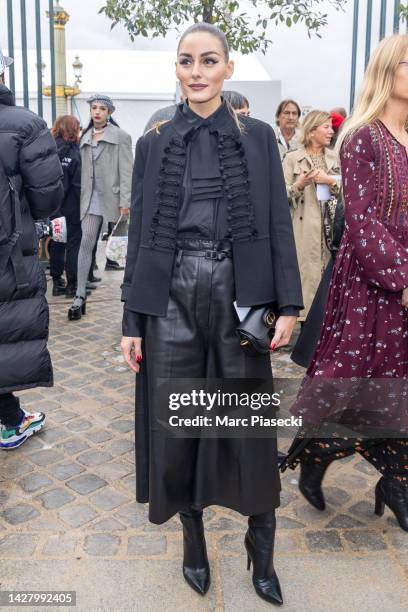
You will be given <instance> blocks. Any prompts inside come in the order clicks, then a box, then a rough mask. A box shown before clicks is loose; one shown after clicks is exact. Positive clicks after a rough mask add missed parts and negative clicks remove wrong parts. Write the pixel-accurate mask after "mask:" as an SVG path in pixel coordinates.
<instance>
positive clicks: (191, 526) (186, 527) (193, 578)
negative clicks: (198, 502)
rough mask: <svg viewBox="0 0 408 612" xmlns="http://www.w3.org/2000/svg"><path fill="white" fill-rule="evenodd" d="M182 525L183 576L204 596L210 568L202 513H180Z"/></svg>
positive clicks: (208, 581) (207, 587) (200, 511)
mask: <svg viewBox="0 0 408 612" xmlns="http://www.w3.org/2000/svg"><path fill="white" fill-rule="evenodd" d="M180 520H181V523H182V525H183V547H184V559H183V576H184V578H185V579H186V581H187V582H188V584H189V585H190V586H191V587H192V588H193V589H194V590H195V591H197V593H200V595H205V594H206V592H207V591H208V589H209V586H210V566H209V563H208V557H207V547H206V543H205V537H204V525H203V511H202V510H193V509H191V510H188V511H185V512H180Z"/></svg>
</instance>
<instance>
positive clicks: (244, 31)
mask: <svg viewBox="0 0 408 612" xmlns="http://www.w3.org/2000/svg"><path fill="white" fill-rule="evenodd" d="M326 1H327V0H326ZM324 2H325V0H246V1H244V2H243V1H242V0H241V2H239V1H237V0H105V5H104V6H103V7H102V8H101V9H100V13H105V15H106V16H107V17H109V19H111V20H112V28H113V27H115V25H117V24H118V23H121V24H122V25H124V26H125V28H126V29H127V30H128V32H129V36H130V38H131V40H132V41H133V40H134V39H135V37H136V36H145V37H152V38H155V37H158V36H165V35H166V34H167V32H169V31H170V30H173V29H176V30H181V29H183V28H184V27H186V26H187V25H188V24H189V23H191V22H197V21H205V22H207V23H213V24H216V25H217V26H218V27H219V28H221V29H222V30H223V31H224V32H225V34H226V36H227V39H228V42H229V45H230V47H231V49H234V50H236V51H241V53H252V52H253V51H262V52H263V53H265V52H266V50H267V48H268V46H269V45H270V44H271V42H272V41H271V39H269V38H268V30H269V27H270V26H271V25H278V24H283V25H286V26H287V27H291V26H292V25H294V24H296V23H303V24H304V25H305V27H306V29H307V33H308V35H309V37H310V36H311V35H312V34H315V35H316V36H319V37H320V33H319V30H320V28H321V27H323V26H325V25H326V24H327V14H326V13H324V12H322V10H321V8H322V7H321V5H322V3H324ZM329 2H330V3H331V4H332V5H333V6H334V7H335V8H336V10H340V9H342V8H343V7H344V6H345V4H346V2H347V0H329ZM251 5H252V6H251ZM248 9H251V10H250V11H249V10H248Z"/></svg>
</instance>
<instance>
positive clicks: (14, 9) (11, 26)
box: [7, 0, 57, 122]
mask: <svg viewBox="0 0 408 612" xmlns="http://www.w3.org/2000/svg"><path fill="white" fill-rule="evenodd" d="M29 1H31V0H29ZM34 1H35V21H34V23H35V39H36V53H37V64H36V69H37V105H38V106H37V108H38V114H39V115H40V116H41V117H42V116H43V83H42V63H43V50H42V41H41V18H42V17H43V16H44V15H45V13H46V9H48V16H49V43H50V47H49V54H50V67H51V113H52V121H53V122H54V121H55V119H56V114H57V112H56V88H55V52H54V49H55V44H54V27H53V24H54V3H53V0H45V1H42V0H34ZM18 11H19V17H20V20H19V21H20V24H21V25H20V32H19V33H16V32H15V29H16V28H15V23H16V19H15V17H16V16H17V15H16V13H18ZM18 35H20V37H21V52H22V71H23V74H22V76H23V100H24V106H26V107H27V108H28V107H29V105H30V99H29V87H28V61H27V9H26V0H19V2H13V0H7V41H8V54H9V55H10V56H11V57H14V41H15V39H16V38H17V36H18ZM15 70H16V68H15V66H14V65H13V64H12V65H11V66H10V68H9V79H10V89H11V90H12V92H13V93H14V94H15V93H16V86H15Z"/></svg>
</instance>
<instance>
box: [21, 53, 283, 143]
mask: <svg viewBox="0 0 408 612" xmlns="http://www.w3.org/2000/svg"><path fill="white" fill-rule="evenodd" d="M77 55H78V56H79V58H80V60H81V62H82V63H83V76H82V83H81V84H80V88H81V90H82V93H81V94H79V95H78V96H77V97H76V98H74V99H73V105H72V112H73V113H74V114H76V115H78V116H79V117H80V119H81V122H82V124H84V125H85V124H86V123H87V121H88V113H89V108H88V105H87V103H86V99H87V97H88V96H89V95H90V94H93V93H95V92H101V93H106V94H108V95H109V96H111V98H112V99H113V100H114V102H115V105H116V112H115V117H116V119H117V121H118V123H119V124H120V126H121V127H123V129H125V130H126V131H127V132H129V133H130V134H131V135H132V139H133V142H134V143H135V142H136V140H137V138H138V137H139V136H140V135H141V134H142V133H143V128H144V126H145V124H146V123H147V121H148V119H149V117H150V116H151V114H152V113H153V112H154V111H155V110H157V109H158V108H162V107H164V106H168V105H170V104H172V103H174V102H175V100H176V95H177V81H176V77H175V65H174V62H175V56H174V53H173V52H172V51H129V50H119V49H107V50H103V49H100V50H89V49H77V50H74V51H67V81H68V85H72V84H73V83H74V81H75V79H74V74H73V69H72V63H73V61H74V59H75V56H77ZM14 59H15V74H16V92H17V96H16V97H17V103H18V104H22V63H21V51H19V50H17V51H16V53H15V58H14ZM232 59H234V61H235V72H234V76H233V79H231V80H230V81H229V82H228V86H227V87H226V88H228V89H235V90H237V91H240V92H241V93H243V94H244V95H246V96H247V97H248V99H249V101H250V105H251V114H252V116H254V117H258V118H259V119H263V120H264V121H267V122H268V123H271V124H272V123H273V121H274V112H275V109H276V107H277V105H278V103H279V100H280V98H281V82H280V81H272V80H271V78H270V76H269V75H268V73H267V71H266V70H265V68H264V67H263V66H262V64H261V63H260V61H259V60H258V59H257V58H256V56H255V55H240V54H233V55H232ZM43 61H44V62H45V63H46V68H45V71H44V85H49V84H50V66H49V51H48V50H46V49H43ZM28 72H29V90H30V108H32V110H34V111H36V109H37V93H36V86H37V80H36V79H37V73H36V54H35V50H29V52H28ZM44 115H45V119H46V120H47V122H48V123H49V124H50V123H51V104H50V100H49V99H46V98H45V99H44Z"/></svg>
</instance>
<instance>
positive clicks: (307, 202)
mask: <svg viewBox="0 0 408 612" xmlns="http://www.w3.org/2000/svg"><path fill="white" fill-rule="evenodd" d="M325 158H326V165H327V173H328V174H332V175H337V176H338V179H337V181H336V185H335V186H333V187H331V188H330V191H331V193H332V195H337V194H338V193H339V191H340V187H341V177H340V165H339V161H338V158H337V155H336V154H335V153H334V151H332V150H331V149H326V150H325ZM312 168H313V165H312V160H311V158H310V156H309V155H308V153H307V152H306V150H305V148H304V147H303V146H302V147H300V148H299V149H297V150H296V151H293V152H289V153H287V154H286V155H285V158H284V160H283V171H284V174H285V181H286V188H287V192H288V198H289V205H290V212H291V216H292V221H293V231H294V234H295V242H296V251H297V256H298V262H299V269H300V277H301V281H302V293H303V303H304V305H305V308H304V309H303V310H301V311H300V317H299V320H304V319H305V318H306V317H307V314H308V312H309V309H310V306H311V304H312V302H313V298H314V296H315V294H316V291H317V288H318V286H319V283H320V280H321V277H322V274H323V271H324V269H325V267H326V265H327V263H328V261H329V259H330V252H329V250H328V248H327V246H326V242H325V239H324V231H323V222H322V221H323V207H324V206H325V204H324V203H323V202H319V201H318V199H317V195H316V185H315V184H314V183H313V184H312V185H308V186H307V187H305V188H304V190H303V191H299V190H298V189H297V188H296V187H294V183H295V182H296V179H297V178H298V176H299V175H300V174H301V173H302V172H303V171H306V172H309V171H310V170H312Z"/></svg>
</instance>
